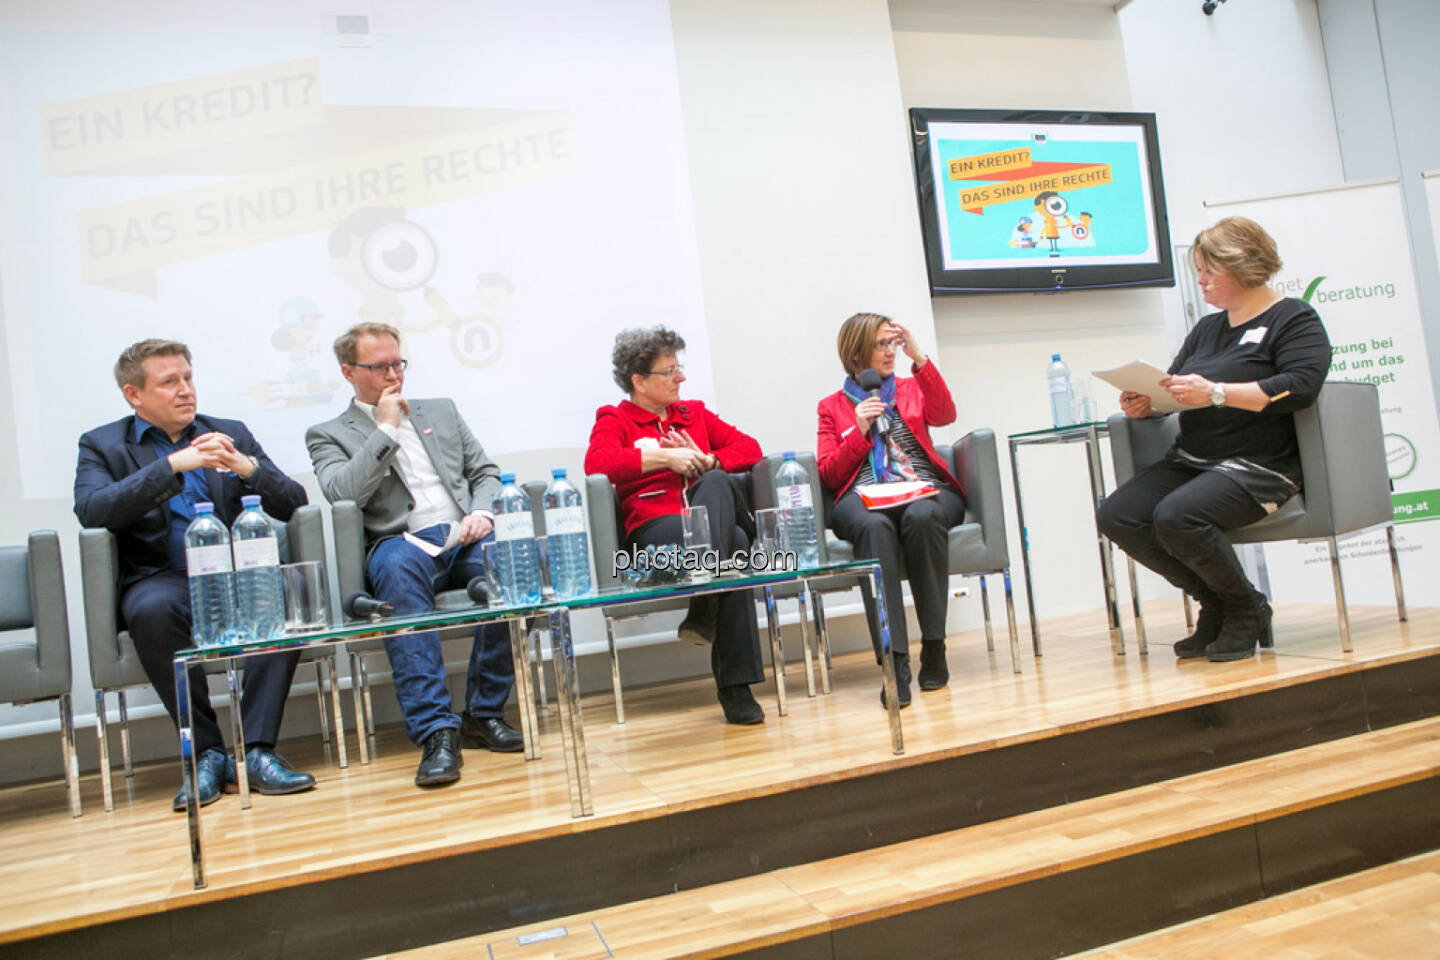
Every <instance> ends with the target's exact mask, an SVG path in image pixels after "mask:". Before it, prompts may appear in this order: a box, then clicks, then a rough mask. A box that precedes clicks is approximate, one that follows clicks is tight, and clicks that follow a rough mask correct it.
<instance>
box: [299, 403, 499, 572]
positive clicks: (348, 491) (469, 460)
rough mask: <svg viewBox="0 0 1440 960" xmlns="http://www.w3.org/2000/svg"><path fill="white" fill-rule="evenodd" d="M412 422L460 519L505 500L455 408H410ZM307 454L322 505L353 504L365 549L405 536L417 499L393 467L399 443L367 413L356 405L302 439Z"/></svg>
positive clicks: (482, 452)
mask: <svg viewBox="0 0 1440 960" xmlns="http://www.w3.org/2000/svg"><path fill="white" fill-rule="evenodd" d="M410 422H411V423H412V424H414V425H415V431H416V432H417V433H418V434H420V442H421V443H422V444H423V445H424V447H425V450H426V451H427V452H428V453H429V454H430V462H431V463H432V464H434V465H435V471H436V472H437V473H438V474H440V479H441V480H442V481H444V483H445V486H446V487H448V488H449V490H450V494H451V495H452V496H453V497H454V498H455V502H456V503H457V504H459V505H460V509H461V511H463V512H465V513H470V512H471V511H472V510H489V509H490V507H491V505H492V504H493V503H494V501H495V498H496V497H498V496H499V495H500V468H499V467H497V466H496V465H495V462H494V461H493V460H491V459H490V458H489V457H488V456H486V455H485V448H484V447H482V446H480V442H479V441H478V440H476V439H475V435H474V434H472V433H471V432H470V428H469V427H467V426H466V425H465V421H464V420H463V419H462V418H461V417H460V411H459V410H457V409H455V402H454V401H453V400H443V399H442V400H411V401H410ZM305 446H306V448H307V449H308V450H309V451H310V462H311V463H312V464H314V466H315V479H316V480H317V481H319V483H320V490H321V492H322V493H324V494H325V499H326V500H329V501H330V502H331V503H335V502H336V501H339V500H354V501H355V502H356V503H357V504H358V505H359V506H360V509H361V511H362V512H363V513H364V516H365V540H366V543H367V545H369V544H373V543H374V542H375V541H377V540H379V539H381V538H383V537H390V536H395V535H397V534H400V533H403V532H404V531H405V526H406V521H407V520H408V518H409V516H410V511H411V510H413V509H415V498H414V497H412V496H411V495H410V491H409V489H407V488H406V486H405V483H404V481H402V480H401V479H400V471H399V470H398V469H396V467H395V454H396V452H398V451H399V449H400V443H399V441H397V440H391V439H390V438H389V437H387V436H386V435H385V434H384V433H383V432H382V431H381V430H380V429H379V428H377V427H376V426H375V421H373V420H371V419H370V417H369V415H367V414H366V413H365V411H364V410H361V409H360V408H359V407H357V406H356V405H355V404H354V402H353V401H352V402H351V404H350V406H349V407H347V408H346V409H345V412H344V413H342V414H340V416H338V417H336V418H335V419H334V420H327V421H326V422H325V423H320V424H316V425H315V426H313V427H311V428H310V429H309V430H307V431H305Z"/></svg>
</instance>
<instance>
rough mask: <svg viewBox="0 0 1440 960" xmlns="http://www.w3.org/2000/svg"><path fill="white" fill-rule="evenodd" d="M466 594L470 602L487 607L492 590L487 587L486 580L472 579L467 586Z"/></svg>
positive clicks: (481, 577) (482, 578)
mask: <svg viewBox="0 0 1440 960" xmlns="http://www.w3.org/2000/svg"><path fill="white" fill-rule="evenodd" d="M465 594H466V596H468V597H469V598H470V602H471V603H474V604H477V605H478V606H482V607H483V606H486V605H487V604H489V603H490V588H489V587H487V586H485V578H484V577H483V576H480V577H471V578H470V582H469V583H467V584H465Z"/></svg>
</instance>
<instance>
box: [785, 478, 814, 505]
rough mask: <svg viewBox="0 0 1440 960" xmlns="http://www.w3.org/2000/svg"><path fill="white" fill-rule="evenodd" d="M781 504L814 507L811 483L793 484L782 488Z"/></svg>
mask: <svg viewBox="0 0 1440 960" xmlns="http://www.w3.org/2000/svg"><path fill="white" fill-rule="evenodd" d="M778 499H779V501H780V506H781V507H785V508H790V509H793V508H795V507H813V506H814V505H815V504H814V501H813V500H812V499H811V497H810V484H808V483H805V484H799V483H797V484H793V485H791V486H788V487H781V488H780V496H779V498H778Z"/></svg>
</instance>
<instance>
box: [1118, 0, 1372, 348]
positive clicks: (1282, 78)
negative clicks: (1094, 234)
mask: <svg viewBox="0 0 1440 960" xmlns="http://www.w3.org/2000/svg"><path fill="white" fill-rule="evenodd" d="M1199 6H1200V5H1199V4H1198V3H1193V4H1192V3H1167V2H1165V0H1134V2H1131V3H1129V4H1126V5H1125V6H1124V7H1123V8H1122V9H1121V10H1120V12H1119V14H1118V16H1117V19H1118V21H1119V25H1120V31H1121V36H1122V37H1123V40H1124V45H1125V62H1126V65H1127V66H1128V67H1129V70H1130V86H1131V90H1132V91H1133V98H1134V104H1135V109H1137V110H1147V111H1153V112H1154V113H1155V114H1156V118H1157V120H1158V123H1159V126H1160V156H1161V161H1162V163H1163V164H1164V166H1165V194H1166V199H1167V201H1168V205H1169V210H1170V233H1171V237H1172V239H1173V240H1174V242H1176V243H1183V244H1189V243H1190V241H1191V239H1193V238H1194V236H1195V234H1196V233H1198V232H1199V231H1200V230H1202V229H1204V228H1205V227H1207V226H1209V225H1210V224H1211V223H1213V222H1214V221H1215V220H1217V219H1219V218H1218V217H1216V216H1214V215H1213V214H1210V213H1207V211H1206V210H1205V206H1204V204H1205V202H1206V201H1207V200H1208V201H1219V200H1238V199H1241V198H1244V197H1255V196H1264V195H1268V194H1273V193H1292V192H1296V191H1303V190H1309V189H1312V188H1315V187H1328V186H1334V185H1336V184H1340V183H1343V182H1344V181H1345V174H1344V171H1343V169H1342V167H1341V164H1340V141H1339V138H1338V137H1337V135H1336V132H1335V115H1334V110H1333V108H1332V106H1331V100H1330V81H1329V75H1328V73H1327V72H1326V65H1325V50H1324V47H1323V45H1322V43H1321V38H1320V22H1319V18H1318V16H1317V14H1316V8H1315V0H1269V2H1265V3H1250V2H1245V3H1227V4H1225V5H1224V6H1223V7H1221V8H1220V9H1218V10H1217V11H1216V12H1215V14H1214V15H1213V16H1210V17H1207V16H1205V15H1204V14H1202V13H1201V12H1200V10H1199ZM1280 255H1281V257H1284V255H1285V251H1284V250H1281V251H1280ZM1177 296H1178V295H1177V294H1175V293H1173V292H1171V293H1167V295H1166V316H1167V319H1168V320H1169V321H1170V325H1169V330H1170V335H1171V338H1172V341H1173V342H1176V343H1178V341H1179V339H1180V337H1181V336H1182V335H1183V326H1180V325H1177V323H1178V321H1179V320H1180V318H1181V317H1183V311H1182V310H1181V309H1180V307H1179V304H1178V299H1177Z"/></svg>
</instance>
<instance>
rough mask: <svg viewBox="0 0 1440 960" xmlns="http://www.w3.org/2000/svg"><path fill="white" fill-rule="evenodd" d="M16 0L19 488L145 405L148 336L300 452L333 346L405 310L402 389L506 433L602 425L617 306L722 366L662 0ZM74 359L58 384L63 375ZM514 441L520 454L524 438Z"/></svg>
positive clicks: (11, 132)
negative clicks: (129, 370)
mask: <svg viewBox="0 0 1440 960" xmlns="http://www.w3.org/2000/svg"><path fill="white" fill-rule="evenodd" d="M361 9H362V10H368V11H369V13H368V14H366V15H365V16H359V15H354V14H353V13H352V14H347V15H345V16H339V17H337V16H336V11H335V8H334V7H333V5H332V6H327V5H326V4H325V3H322V2H318V0H293V2H291V3H287V4H283V5H276V4H269V5H261V6H260V7H254V6H253V5H240V6H238V7H234V8H233V9H232V8H229V7H223V6H222V7H215V6H214V5H211V4H182V3H176V2H173V0H137V2H135V3H128V4H112V3H105V2H99V0H73V2H69V3H66V4H46V3H42V2H21V3H12V4H5V5H4V6H3V7H0V123H3V125H4V127H3V128H4V129H5V131H6V133H7V136H6V137H5V139H4V141H3V143H0V209H3V210H4V211H5V215H4V216H3V217H0V274H3V277H4V284H3V298H4V301H3V312H4V321H3V322H4V324H5V343H6V350H5V354H6V356H5V357H4V358H3V360H0V364H3V366H4V367H6V368H7V369H6V374H7V379H8V381H9V383H8V389H9V390H11V392H12V395H13V398H14V409H15V426H16V432H17V444H18V448H19V450H18V452H19V463H20V470H21V480H22V487H23V495H24V496H25V497H27V498H56V497H67V496H68V495H69V491H70V489H71V486H72V483H73V480H74V470H75V458H76V446H75V443H76V438H77V437H78V436H79V435H80V434H81V433H82V432H84V431H85V430H87V429H89V428H91V427H94V426H97V425H99V424H101V423H105V422H108V421H111V420H114V419H116V418H118V417H121V416H124V415H125V414H127V413H129V412H130V409H129V407H128V406H127V404H126V403H125V401H124V398H123V397H122V396H121V393H120V391H119V389H118V388H117V387H116V386H115V385H114V382H113V381H112V380H111V377H110V371H111V368H112V367H113V365H114V363H115V359H116V357H117V356H118V355H119V353H120V351H121V350H122V349H124V347H125V346H127V345H128V344H130V343H133V342H134V341H136V340H140V339H142V338H147V337H164V338H171V339H177V340H182V341H184V342H186V343H187V344H189V346H190V348H191V350H192V352H193V354H194V367H195V383H196V388H197V391H198V395H199V406H200V410H201V412H204V413H211V414H215V415H219V416H230V417H238V418H240V419H242V420H244V421H245V422H246V423H247V424H248V425H249V426H250V428H251V429H252V430H253V431H254V433H255V435H256V437H258V438H259V439H260V441H261V443H262V444H263V445H264V446H265V448H266V451H267V452H268V453H269V454H270V455H271V456H272V457H273V458H274V460H275V461H276V463H277V464H279V466H280V467H281V468H282V469H284V470H286V471H288V472H291V473H294V474H304V473H307V472H308V471H309V470H310V459H309V456H308V454H307V453H306V451H305V445H304V435H305V430H306V428H307V427H309V426H310V425H312V424H315V423H318V422H320V421H322V420H327V419H329V418H330V417H333V416H335V415H336V414H338V413H339V412H340V411H341V410H343V409H344V408H345V406H346V405H347V404H348V403H349V401H350V397H351V393H352V391H351V387H350V385H349V384H348V383H346V382H345V381H344V379H343V377H342V376H341V373H340V370H339V367H338V364H337V363H336V360H335V357H334V356H333V354H332V352H331V343H332V342H333V340H334V339H335V337H337V336H338V335H339V334H340V333H342V332H343V331H344V330H346V329H347V328H348V327H350V326H351V325H352V324H354V323H356V322H358V321H361V320H373V321H382V322H386V323H390V324H392V325H394V326H395V327H398V328H399V329H400V330H401V331H402V333H403V335H404V339H405V343H404V351H405V355H406V356H407V357H408V358H409V360H410V368H409V371H408V372H407V374H406V384H405V392H406V394H407V395H409V396H414V397H432V396H449V397H453V398H454V399H455V401H456V403H457V404H458V405H459V408H460V411H461V413H462V414H463V415H464V416H465V417H466V419H467V420H468V421H469V423H470V424H471V426H472V428H473V429H474V430H475V432H476V435H477V436H478V437H479V438H480V440H481V442H482V443H484V445H485V447H486V450H487V452H488V453H490V454H492V455H493V456H496V457H497V458H503V457H504V456H505V455H506V454H508V453H518V452H521V451H528V450H538V449H546V450H550V449H567V448H569V449H576V450H578V449H583V448H584V445H585V443H586V438H587V437H588V436H589V431H590V427H591V424H592V422H593V414H594V410H595V408H596V407H597V406H599V405H601V404H606V403H614V402H616V401H617V399H618V398H619V396H620V393H619V390H618V389H617V388H616V386H615V384H614V383H613V382H612V381H611V376H610V352H611V348H612V346H613V342H614V336H615V333H616V332H617V331H618V330H620V329H621V328H623V327H629V326H650V325H654V324H657V323H664V324H666V325H667V326H670V327H672V328H674V329H676V330H678V331H679V332H680V333H681V334H682V335H683V336H684V337H685V339H686V341H687V344H688V350H687V356H686V370H687V374H689V376H690V383H688V384H687V385H686V392H687V393H688V394H690V395H693V396H699V397H705V396H707V395H709V392H710V390H711V379H710V371H709V366H708V355H709V351H708V349H707V345H706V334H705V325H704V316H703V303H702V298H701V289H700V278H699V267H698V253H697V250H696V243H695V228H694V222H693V214H692V200H691V193H690V182H689V172H688V170H689V168H688V161H687V157H686V150H685V141H684V132H683V126H682V117H681V111H680V98H679V84H678V81H677V78H676V68H675V50H674V39H673V35H672V31H671V25H670V16H669V6H668V4H666V3H665V2H664V0H609V2H607V3H604V4H595V3H591V2H587V0H557V2H555V3H547V4H543V5H531V6H526V5H524V4H514V3H508V2H502V0H465V2H458V0H436V2H434V3H427V4H425V5H423V11H424V12H423V15H421V14H418V13H417V14H413V15H412V11H411V8H410V7H409V6H408V5H406V4H402V3H398V2H384V3H374V4H362V5H361ZM57 378H58V379H57ZM501 462H503V459H502V460H501Z"/></svg>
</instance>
